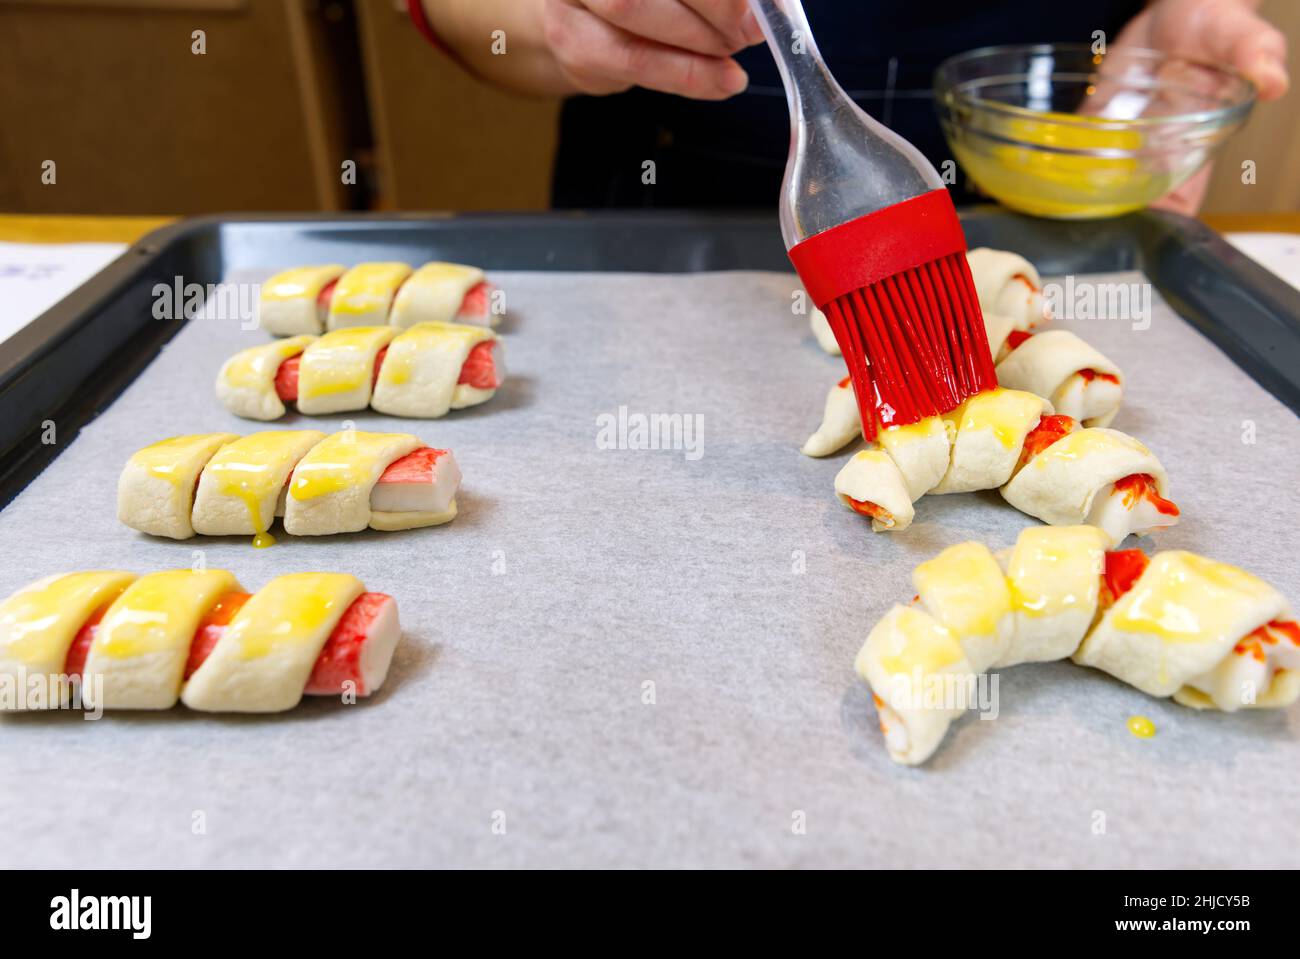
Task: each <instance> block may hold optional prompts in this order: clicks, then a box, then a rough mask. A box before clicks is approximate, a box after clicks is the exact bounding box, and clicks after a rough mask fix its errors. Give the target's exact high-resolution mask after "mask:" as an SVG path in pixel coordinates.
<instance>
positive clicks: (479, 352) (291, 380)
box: [275, 340, 501, 403]
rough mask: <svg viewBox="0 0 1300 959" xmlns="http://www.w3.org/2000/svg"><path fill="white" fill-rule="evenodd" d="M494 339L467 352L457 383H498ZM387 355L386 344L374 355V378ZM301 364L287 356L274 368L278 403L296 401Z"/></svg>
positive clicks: (491, 386) (477, 385)
mask: <svg viewBox="0 0 1300 959" xmlns="http://www.w3.org/2000/svg"><path fill="white" fill-rule="evenodd" d="M497 345H498V341H494V340H489V341H487V342H485V343H479V344H478V345H477V346H475V347H474V348H473V349H471V350H470V351H469V356H468V357H467V358H466V359H465V364H464V366H462V367H461V369H460V377H459V379H458V380H457V381H456V382H457V383H461V384H464V385H465V386H472V387H474V388H475V389H478V390H495V389H496V388H497V387H499V386H500V385H501V383H500V380H499V379H498V377H497V365H496V352H495V351H496V347H497ZM387 355H388V347H384V348H383V349H382V350H380V351H379V355H378V356H376V357H375V374H374V380H376V381H377V380H378V379H379V370H380V368H381V367H382V366H383V365H384V358H385V357H386V356H387ZM301 366H302V354H301V353H299V354H298V355H297V356H291V357H289V358H288V359H286V360H285V361H284V362H283V363H281V364H280V366H279V368H278V369H277V370H276V371H275V392H276V395H277V396H279V397H280V399H281V401H282V402H285V403H296V402H297V401H298V370H299V368H300V367H301Z"/></svg>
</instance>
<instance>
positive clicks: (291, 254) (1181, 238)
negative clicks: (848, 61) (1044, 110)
mask: <svg viewBox="0 0 1300 959" xmlns="http://www.w3.org/2000/svg"><path fill="white" fill-rule="evenodd" d="M962 221H963V224H964V225H965V229H966V236H967V240H968V242H969V243H970V245H971V246H972V247H974V246H994V247H1002V248H1006V249H1013V250H1016V251H1018V252H1021V253H1022V254H1024V255H1026V256H1028V257H1029V259H1031V260H1032V261H1033V262H1034V264H1035V265H1036V266H1037V267H1038V268H1039V270H1040V271H1041V272H1043V273H1044V274H1052V275H1060V274H1070V273H1074V274H1082V273H1101V272H1112V271H1119V270H1139V271H1141V272H1142V273H1144V274H1145V275H1146V276H1147V277H1148V278H1149V279H1150V280H1151V281H1152V283H1154V284H1155V286H1156V288H1157V289H1158V290H1159V292H1160V293H1161V295H1162V296H1163V297H1164V298H1165V299H1166V300H1167V301H1168V302H1169V304H1170V305H1171V306H1173V307H1174V309H1175V310H1177V311H1178V313H1180V314H1181V315H1182V316H1183V317H1184V319H1186V320H1187V321H1188V322H1189V323H1191V324H1192V325H1193V326H1195V327H1196V328H1197V329H1198V330H1200V331H1201V333H1203V334H1204V335H1205V336H1206V337H1208V338H1209V339H1210V340H1211V341H1212V342H1214V343H1215V344H1216V345H1217V346H1218V347H1219V348H1220V349H1221V350H1223V352H1224V353H1225V354H1227V355H1228V356H1229V357H1230V358H1231V359H1232V360H1233V361H1234V362H1235V363H1236V364H1237V365H1238V366H1240V367H1241V368H1242V369H1243V370H1245V371H1246V372H1247V373H1248V374H1249V375H1250V376H1252V377H1253V378H1254V379H1255V380H1256V381H1257V382H1258V383H1260V385H1261V386H1263V387H1264V388H1265V389H1267V390H1268V391H1269V392H1270V393H1272V394H1273V395H1274V396H1276V397H1277V398H1278V399H1279V400H1281V401H1282V402H1283V403H1285V404H1286V405H1287V406H1288V407H1290V408H1291V410H1292V411H1294V412H1297V413H1300V291H1297V290H1295V289H1294V288H1292V287H1291V286H1290V285H1288V284H1287V283H1285V282H1283V281H1282V280H1281V279H1279V278H1278V277H1276V276H1274V275H1273V274H1272V273H1270V272H1268V271H1267V270H1265V269H1263V268H1262V267H1260V266H1258V265H1257V264H1256V263H1254V262H1253V261H1251V260H1250V259H1248V258H1247V257H1245V256H1243V255H1242V254H1241V253H1239V252H1238V251H1237V250H1235V249H1234V248H1233V247H1232V246H1230V245H1229V244H1228V243H1226V242H1225V241H1224V240H1223V239H1222V238H1221V237H1220V236H1219V235H1218V234H1216V233H1215V232H1214V231H1213V230H1210V229H1209V228H1208V227H1206V226H1204V225H1203V224H1201V223H1199V222H1197V221H1195V220H1191V219H1188V218H1186V217H1180V216H1175V215H1173V214H1168V213H1154V212H1144V213H1140V214H1134V215H1132V216H1127V217H1123V218H1120V219H1114V220H1103V221H1096V222H1064V221H1052V220H1036V219H1032V218H1029V217H1023V216H1018V215H1016V214H1012V213H1008V212H1006V211H1004V210H1001V209H999V208H996V207H977V208H972V209H968V210H965V211H963V213H962ZM362 259H395V260H405V261H408V262H411V263H419V262H422V261H424V260H429V259H447V260H458V261H462V262H468V263H474V264H477V265H480V266H482V267H484V268H485V269H488V270H493V269H497V270H505V269H509V270H558V271H626V272H651V273H682V272H699V271H717V270H789V269H790V266H789V261H788V260H787V259H786V256H785V250H784V249H783V247H782V245H781V241H780V232H779V230H778V228H777V223H776V219H775V217H770V216H761V215H744V214H739V215H738V214H707V213H694V212H691V213H685V212H680V213H679V212H663V211H653V212H651V211H647V212H607V213H590V214H582V213H578V214H560V213H544V214H468V215H456V216H452V215H445V214H377V215H352V216H344V217H340V216H337V215H332V214H331V215H321V216H314V215H311V216H294V217H286V216H265V215H231V216H219V217H200V218H196V219H190V220H185V221H182V222H179V223H176V224H174V225H171V226H168V227H164V228H163V229H161V230H157V231H155V232H153V233H151V234H149V235H148V236H147V237H145V238H144V239H142V240H141V241H140V242H139V243H137V244H135V245H134V246H133V247H132V248H131V249H129V250H128V251H127V252H126V253H125V254H124V255H123V256H122V257H120V258H119V259H117V260H115V261H114V262H113V263H111V264H110V265H109V266H107V267H106V268H105V269H104V270H103V271H101V272H100V273H99V274H97V275H96V276H95V277H93V278H92V279H91V280H89V281H88V282H87V283H85V284H84V285H83V286H81V287H80V288H78V289H77V290H76V291H74V292H73V293H72V294H71V295H69V296H68V297H66V298H65V299H63V300H62V301H60V302H59V303H57V304H56V305H55V306H54V307H52V308H51V309H49V310H47V311H46V312H45V313H43V314H42V315H41V316H40V317H38V318H37V319H36V320H35V321H33V322H32V323H31V324H30V325H28V326H27V327H26V328H24V329H23V330H21V331H20V332H18V333H17V334H16V335H14V336H13V337H12V338H11V339H9V340H8V341H6V342H4V343H2V344H0V505H3V504H5V503H8V502H9V500H11V499H12V498H13V497H14V496H15V495H16V494H17V493H18V492H19V491H20V490H21V489H22V488H23V487H24V486H25V485H26V484H27V483H29V482H30V481H31V480H32V478H33V477H35V476H36V475H37V474H38V473H39V472H40V470H42V469H43V468H44V467H45V466H46V465H47V464H48V463H49V462H50V461H51V460H52V459H53V458H54V457H55V456H56V455H57V454H58V451H59V450H61V449H63V448H64V447H65V446H66V444H67V442H68V441H70V440H71V439H72V438H73V437H74V436H75V435H76V433H77V431H79V429H80V428H81V427H82V426H83V425H84V424H85V423H87V422H89V421H90V420H91V419H93V418H94V417H95V416H96V415H97V414H98V413H99V412H100V411H102V410H103V409H105V408H106V407H107V406H108V405H109V404H110V403H112V402H113V400H114V398H115V397H116V396H117V395H118V394H119V393H120V392H121V391H122V390H123V389H124V388H125V387H126V386H127V385H128V384H129V383H131V381H132V380H134V379H135V378H136V377H137V376H138V375H140V373H141V372H142V371H143V370H144V369H145V368H146V367H147V366H148V365H149V362H150V361H151V360H152V359H153V357H154V356H156V355H157V353H158V351H159V350H160V349H161V347H162V345H163V344H164V343H165V342H166V341H167V340H168V339H170V338H171V337H172V336H173V335H174V334H175V333H176V331H177V329H179V327H180V325H181V324H182V323H184V322H185V321H184V320H183V319H179V320H157V319H155V318H154V317H153V310H152V305H153V302H154V297H153V292H152V291H153V288H154V286H155V285H156V284H159V283H163V284H167V285H171V284H173V283H174V282H175V280H176V278H177V277H182V278H183V280H184V282H185V283H199V284H208V283H216V282H219V281H220V280H221V279H222V277H223V276H225V275H226V274H228V273H229V272H231V271H233V270H239V269H271V268H282V267H288V266H293V265H298V264H303V263H311V262H329V261H336V260H337V261H341V262H345V263H347V262H356V261H359V260H362ZM47 421H53V422H54V423H56V424H57V426H58V435H59V442H58V443H54V444H51V443H43V442H42V439H41V438H42V432H43V424H45V423H46V422H47Z"/></svg>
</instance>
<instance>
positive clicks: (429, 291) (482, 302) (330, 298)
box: [258, 262, 499, 336]
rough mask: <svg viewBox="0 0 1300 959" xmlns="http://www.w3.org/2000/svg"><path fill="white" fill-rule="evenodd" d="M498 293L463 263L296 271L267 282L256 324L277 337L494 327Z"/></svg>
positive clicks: (277, 275) (341, 267)
mask: <svg viewBox="0 0 1300 959" xmlns="http://www.w3.org/2000/svg"><path fill="white" fill-rule="evenodd" d="M496 294H497V290H496V288H495V287H494V286H493V285H492V284H491V283H490V282H489V281H488V280H487V278H486V277H485V276H484V274H483V271H482V270H480V269H478V268H477V267H472V266H462V265H461V264H458V263H441V262H433V263H426V264H424V265H423V266H421V267H420V268H419V269H416V270H412V269H411V267H410V266H408V265H407V264H405V263H392V262H387V263H360V264H358V265H356V266H354V267H352V268H350V269H349V268H347V267H344V266H342V265H339V264H330V265H326V266H304V267H295V268H293V269H291V270H285V271H283V272H281V273H277V274H276V275H275V276H273V277H271V278H270V279H269V280H267V281H266V282H265V283H264V284H262V289H261V295H260V297H259V299H258V322H259V325H260V326H261V327H262V329H264V330H266V331H267V332H268V333H271V334H273V335H275V336H297V335H300V334H319V333H323V332H325V331H327V330H338V329H343V328H345V327H352V326H383V325H392V326H397V327H409V326H414V325H415V324H417V323H425V322H439V323H461V324H468V325H473V326H482V327H485V328H490V327H493V326H496V325H497V323H498V322H499V317H498V315H497V311H496V310H495V309H494V305H495V300H496V299H497V296H496Z"/></svg>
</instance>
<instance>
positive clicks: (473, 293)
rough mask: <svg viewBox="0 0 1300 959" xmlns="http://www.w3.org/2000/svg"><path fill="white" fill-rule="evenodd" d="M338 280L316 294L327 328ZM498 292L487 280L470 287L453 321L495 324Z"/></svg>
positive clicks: (480, 324) (400, 286)
mask: <svg viewBox="0 0 1300 959" xmlns="http://www.w3.org/2000/svg"><path fill="white" fill-rule="evenodd" d="M408 280H409V278H408ZM338 282H339V281H338V280H337V279H335V280H331V281H330V282H329V283H327V284H326V285H325V286H324V287H322V288H321V291H320V293H319V294H317V296H316V311H317V314H318V315H319V316H320V320H321V328H322V329H324V328H325V321H326V318H327V317H328V316H329V312H330V304H331V303H332V302H333V300H334V288H335V287H336V286H338ZM405 285H406V281H403V283H402V284H401V285H399V286H398V287H397V290H396V291H395V292H394V295H393V299H394V301H396V299H397V294H398V293H400V292H401V289H402V286H405ZM494 292H496V287H495V286H493V285H492V283H490V282H489V281H487V280H480V281H479V282H478V283H476V284H475V285H474V286H472V287H470V288H469V291H468V292H467V293H466V294H465V298H464V299H463V300H461V303H460V308H459V309H458V310H457V311H456V313H455V315H454V316H453V317H451V318H450V322H453V323H468V324H470V325H472V326H487V327H491V326H494V325H495V323H494V322H493V321H494V319H495V317H494V316H493V314H492V294H493V293H494Z"/></svg>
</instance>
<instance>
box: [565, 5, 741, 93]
mask: <svg viewBox="0 0 1300 959" xmlns="http://www.w3.org/2000/svg"><path fill="white" fill-rule="evenodd" d="M552 6H553V7H555V9H554V10H552V11H550V12H552V13H553V14H554V16H553V17H550V18H548V20H547V22H546V23H545V29H546V39H547V42H548V43H549V44H550V46H551V49H552V51H553V52H554V53H555V56H556V59H557V60H558V61H559V63H560V66H561V68H562V69H564V70H565V71H566V72H567V73H568V74H569V75H570V76H571V77H572V78H573V79H574V81H575V82H576V83H578V84H579V85H580V86H581V87H582V88H583V89H584V90H587V91H588V92H592V93H604V92H612V91H613V90H618V89H626V87H627V86H629V85H631V84H636V85H638V86H643V87H647V88H649V89H651V90H658V91H660V92H663V93H674V94H678V95H680V96H685V97H691V98H693V99H697V100H723V99H726V98H727V97H730V96H734V95H735V94H737V93H739V92H740V91H741V90H743V89H745V87H746V86H748V85H749V76H748V75H747V74H746V73H745V71H744V70H742V69H741V67H740V65H739V64H738V63H736V61H735V60H732V59H730V58H724V57H709V56H704V55H702V54H698V53H691V52H689V51H686V50H682V49H680V48H677V47H670V46H666V45H664V44H661V43H656V42H655V41H653V40H645V39H642V38H640V37H635V36H633V35H631V34H630V33H628V32H626V31H624V30H620V29H618V28H617V27H614V26H612V25H611V24H609V23H608V22H606V21H604V20H602V19H600V18H599V17H596V16H593V15H592V14H591V13H590V12H588V11H587V10H583V9H576V8H574V7H572V6H569V5H567V4H563V3H560V4H552ZM593 85H594V86H593Z"/></svg>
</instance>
